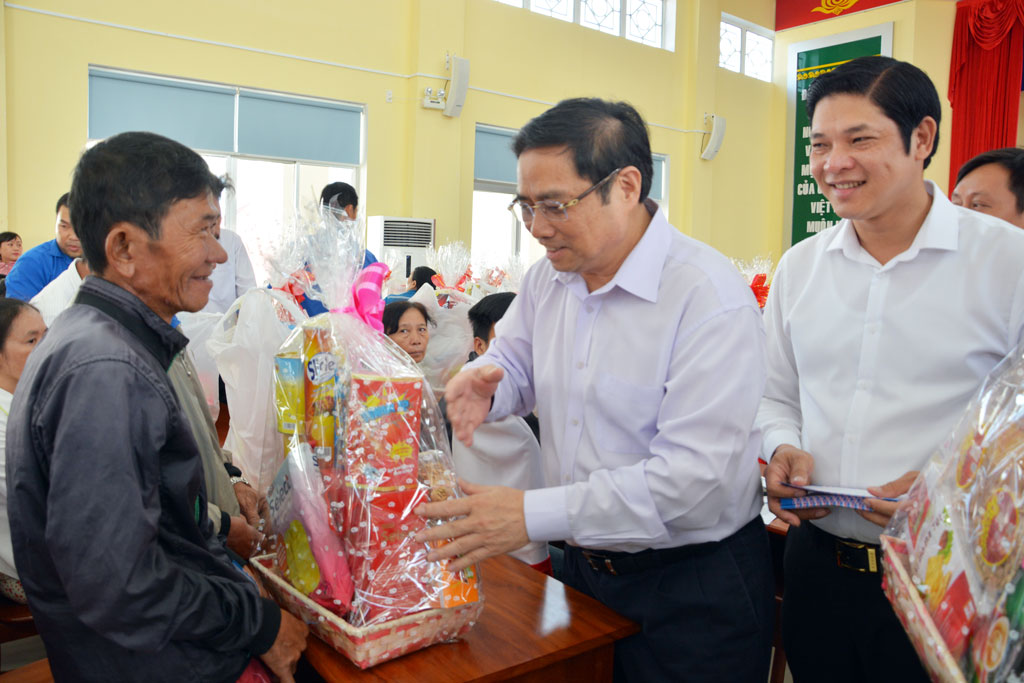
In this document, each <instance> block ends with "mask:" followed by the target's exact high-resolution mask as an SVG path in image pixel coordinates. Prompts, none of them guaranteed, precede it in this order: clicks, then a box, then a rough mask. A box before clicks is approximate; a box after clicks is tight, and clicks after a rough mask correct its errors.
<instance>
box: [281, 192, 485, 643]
mask: <svg viewBox="0 0 1024 683" xmlns="http://www.w3.org/2000/svg"><path fill="white" fill-rule="evenodd" d="M321 221H322V223H323V225H321V226H320V228H321V229H318V230H311V231H308V234H306V235H303V236H300V237H299V238H297V239H296V240H295V245H296V248H297V249H300V250H302V253H303V257H302V259H301V261H302V263H303V265H304V267H305V268H306V269H308V270H309V272H310V273H311V274H312V275H313V277H314V279H315V281H316V282H317V284H318V287H319V290H320V291H319V292H318V294H319V295H320V296H321V298H322V301H323V302H324V304H325V305H326V306H327V307H328V309H329V310H328V312H327V313H323V314H321V315H318V316H314V317H312V318H310V319H308V320H306V321H304V322H303V323H302V324H301V325H299V326H298V327H296V329H295V330H294V331H293V332H292V334H291V335H290V336H289V338H288V339H287V340H286V341H285V342H284V344H282V345H281V347H280V349H279V351H278V355H277V358H276V361H277V372H276V375H275V377H276V385H275V397H276V400H277V409H278V413H277V418H278V420H277V427H278V429H279V431H280V432H281V433H282V438H294V439H295V440H296V441H297V442H298V443H300V444H301V446H302V448H305V449H308V452H309V454H310V456H311V458H312V459H313V460H315V462H316V467H317V469H318V470H319V475H320V480H319V483H320V484H321V489H320V490H319V491H318V492H317V493H318V495H319V496H320V497H321V499H322V500H323V501H325V503H326V506H325V508H324V511H323V512H324V516H323V519H324V520H325V521H326V523H327V528H326V530H324V529H319V528H318V529H316V530H315V531H312V530H310V529H308V528H307V531H311V533H310V534H309V538H310V545H311V547H312V549H313V554H314V555H315V554H316V550H317V548H319V547H322V546H323V545H325V544H322V543H321V540H322V534H325V533H326V534H330V535H333V537H334V538H335V539H336V540H338V541H340V542H341V543H342V545H343V549H344V555H345V558H346V561H347V563H348V567H349V569H350V573H351V578H352V583H353V587H354V596H353V599H352V605H351V611H350V612H349V613H348V615H347V617H346V619H347V620H348V621H349V623H351V624H353V625H355V626H370V625H374V624H379V623H382V622H385V621H389V620H393V619H397V618H400V617H402V616H405V615H409V614H413V613H416V612H420V611H424V610H429V609H435V608H449V607H458V606H460V605H465V604H467V603H471V602H475V601H478V600H479V599H480V591H479V586H478V582H477V576H476V570H475V568H472V569H471V570H468V571H464V572H460V573H459V575H457V576H453V575H452V574H451V573H450V572H448V571H447V570H446V565H447V562H428V561H427V559H426V555H427V552H428V551H429V550H430V549H431V548H430V546H429V545H428V544H426V543H417V542H416V541H414V540H413V536H414V535H415V534H416V532H417V531H420V530H422V529H423V528H425V526H426V524H427V522H426V521H425V520H424V519H422V518H421V517H419V516H418V515H415V514H414V513H413V512H412V511H413V509H414V508H415V507H416V505H418V504H419V503H420V502H421V501H424V500H427V499H435V500H441V499H443V497H457V496H460V495H462V493H461V492H460V491H459V488H458V486H457V484H456V481H455V474H454V466H453V464H452V457H451V448H450V446H449V443H448V438H447V434H446V433H445V429H444V420H443V418H442V416H441V413H440V410H439V408H438V405H437V400H436V399H435V396H434V393H433V391H432V390H431V388H430V385H429V383H428V382H427V381H426V379H425V377H424V374H423V372H422V370H421V369H420V367H419V366H418V365H417V364H416V363H415V362H414V361H413V360H412V359H411V358H410V357H409V356H408V355H407V354H406V353H405V352H404V351H403V350H402V349H401V348H400V347H399V346H398V345H397V344H395V343H394V342H393V341H392V340H391V339H389V338H388V337H386V336H385V335H384V334H383V325H382V324H381V320H380V315H381V312H382V310H383V302H382V301H381V299H380V292H381V286H382V284H383V282H384V280H385V278H386V276H387V270H388V269H387V266H386V265H384V264H382V263H375V264H371V265H370V266H368V267H367V268H366V269H364V270H361V271H360V269H359V265H360V264H361V263H362V259H363V248H362V244H361V242H360V235H361V234H362V233H361V231H360V230H358V229H357V226H355V225H354V224H353V223H351V222H349V221H345V220H337V217H336V216H335V215H334V214H333V213H332V212H330V211H324V212H323V213H322V214H321ZM294 265H295V263H294V259H292V262H290V263H289V267H293V266H294ZM289 431H291V432H292V434H291V435H289V434H288V432H289ZM292 483H293V485H294V484H295V481H294V478H293V482H292ZM433 523H434V522H431V524H433ZM284 559H285V560H286V561H287V563H288V566H289V569H291V566H292V562H291V558H290V557H285V558H284ZM292 573H293V574H294V571H292ZM309 583H310V580H307V581H306V584H305V585H308V584H309ZM293 585H295V583H294V581H293Z"/></svg>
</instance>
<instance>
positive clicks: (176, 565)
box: [7, 276, 281, 683]
mask: <svg viewBox="0 0 1024 683" xmlns="http://www.w3.org/2000/svg"><path fill="white" fill-rule="evenodd" d="M186 343H187V339H186V338H185V337H184V336H183V335H181V334H180V333H179V332H177V331H176V330H174V329H172V328H171V326H170V325H168V324H167V323H165V322H164V321H163V320H161V319H160V318H159V317H158V316H157V315H156V314H155V313H153V311H152V310H150V309H149V308H148V307H147V306H146V305H145V304H143V303H142V301H140V300H139V299H138V298H136V297H135V296H134V295H132V294H130V293H128V292H127V291H125V290H124V289H121V288H120V287H118V286H116V285H114V284H112V283H110V282H107V281H105V280H101V279H99V278H96V277H92V276H90V277H88V278H86V280H85V282H84V283H83V284H82V288H81V290H80V291H79V294H78V298H77V299H76V302H75V304H74V305H72V306H71V308H69V309H68V310H67V311H65V312H64V313H62V314H61V316H60V317H58V318H57V320H56V321H54V324H53V327H51V328H50V331H49V333H48V334H47V335H46V337H45V339H44V340H43V341H42V343H41V344H40V345H39V347H38V348H37V349H36V350H35V351H34V352H33V353H32V355H31V356H30V357H29V360H28V363H27V364H26V366H25V371H24V373H23V374H22V376H21V381H20V382H19V384H18V389H17V391H16V392H15V396H14V403H13V405H12V408H11V415H10V420H9V422H8V431H7V481H8V485H9V499H8V501H9V502H8V508H9V512H10V518H11V535H12V539H13V544H14V558H15V562H16V565H17V567H18V572H19V574H20V576H21V580H22V583H23V584H24V586H25V593H26V595H27V596H28V602H29V606H30V607H31V609H32V613H33V616H34V617H35V623H36V626H37V627H38V629H39V634H40V635H41V636H42V638H43V641H44V643H45V645H46V651H47V655H48V656H49V659H50V667H51V669H52V671H53V674H54V677H55V678H56V679H57V680H58V681H62V680H63V681H120V680H126V681H127V680H131V681H147V683H153V682H156V681H234V680H236V679H237V678H238V676H239V675H240V674H241V672H242V670H243V669H244V668H245V667H246V665H247V663H248V660H249V659H250V657H251V656H253V655H256V654H261V653H263V652H265V651H266V650H268V649H269V648H270V646H271V645H272V644H273V641H274V638H275V636H276V634H277V630H278V627H279V625H280V620H281V613H280V610H279V608H278V607H277V606H276V605H274V603H273V602H270V601H268V600H263V599H261V598H260V597H259V593H258V591H257V590H256V587H255V585H253V583H252V582H251V581H250V580H249V579H248V577H246V576H245V575H244V574H242V573H241V572H240V571H239V570H238V569H237V568H236V567H235V566H233V564H232V563H231V561H230V560H229V558H228V555H227V552H226V550H225V548H224V546H223V544H222V543H221V542H220V541H218V539H217V537H216V535H215V534H214V533H213V528H212V525H211V523H210V520H209V519H208V517H207V505H206V491H205V488H204V485H203V466H202V463H201V462H200V458H199V453H198V450H197V447H196V442H195V439H194V438H193V435H192V431H191V429H190V428H189V424H188V421H187V420H186V419H185V416H184V415H183V414H182V411H181V408H180V406H179V404H178V401H177V399H176V398H175V394H174V389H173V388H172V386H171V383H170V381H169V379H168V377H167V368H168V367H169V366H170V363H171V360H172V359H173V357H174V355H175V354H177V353H179V352H181V351H182V350H183V349H184V347H185V344H186Z"/></svg>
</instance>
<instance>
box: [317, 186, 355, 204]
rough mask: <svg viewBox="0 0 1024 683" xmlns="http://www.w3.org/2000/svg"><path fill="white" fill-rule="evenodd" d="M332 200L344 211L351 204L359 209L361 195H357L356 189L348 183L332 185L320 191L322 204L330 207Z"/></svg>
mask: <svg viewBox="0 0 1024 683" xmlns="http://www.w3.org/2000/svg"><path fill="white" fill-rule="evenodd" d="M331 199H335V205H336V206H337V208H339V209H344V208H345V207H346V206H348V205H349V204H351V205H352V206H354V207H356V208H359V195H358V194H356V188H354V187H352V186H351V185H349V184H348V183H331V184H330V185H326V186H324V189H323V190H321V191H320V203H321V204H322V205H323V206H328V207H329V206H330V205H331Z"/></svg>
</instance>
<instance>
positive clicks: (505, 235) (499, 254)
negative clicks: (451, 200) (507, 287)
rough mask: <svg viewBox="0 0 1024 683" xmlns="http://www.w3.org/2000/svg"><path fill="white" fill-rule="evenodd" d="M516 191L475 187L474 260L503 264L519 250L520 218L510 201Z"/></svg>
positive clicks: (474, 261)
mask: <svg viewBox="0 0 1024 683" xmlns="http://www.w3.org/2000/svg"><path fill="white" fill-rule="evenodd" d="M514 198H515V194H512V193H505V192H487V191H484V190H474V191H473V242H472V248H471V250H470V251H471V254H472V259H473V263H482V264H487V265H497V266H501V265H503V264H504V263H506V262H507V261H508V259H509V257H511V256H513V255H515V254H516V253H517V251H516V246H517V242H518V239H517V237H518V235H517V232H518V228H519V226H518V221H516V218H515V216H513V215H512V212H511V211H509V210H508V205H509V203H511V201H512V200H513V199H514Z"/></svg>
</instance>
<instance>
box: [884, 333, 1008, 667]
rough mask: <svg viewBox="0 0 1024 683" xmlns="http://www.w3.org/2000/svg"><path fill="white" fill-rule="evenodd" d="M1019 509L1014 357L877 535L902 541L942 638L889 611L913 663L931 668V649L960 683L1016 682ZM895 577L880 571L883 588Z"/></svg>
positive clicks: (969, 409) (914, 579)
mask: <svg viewBox="0 0 1024 683" xmlns="http://www.w3.org/2000/svg"><path fill="white" fill-rule="evenodd" d="M1022 505H1024V357H1022V355H1021V354H1020V353H1018V352H1014V353H1012V354H1010V356H1008V357H1007V358H1006V359H1005V360H1004V361H1003V362H1002V363H1000V364H999V365H998V366H997V367H996V368H995V369H994V370H993V371H992V373H991V374H990V375H989V377H988V378H987V379H986V381H985V383H984V384H983V385H982V387H981V389H980V390H979V392H978V394H977V395H976V396H975V398H974V399H973V400H972V401H971V402H970V404H969V405H968V406H967V409H966V411H965V412H964V415H963V417H962V418H961V421H960V423H959V424H958V425H957V427H956V429H955V430H954V432H953V433H952V435H951V436H950V437H949V439H947V440H946V442H945V443H944V444H942V446H940V448H939V449H938V450H937V451H936V453H935V454H934V456H933V457H932V459H931V460H930V461H929V463H928V464H927V465H926V466H925V468H924V469H923V470H922V472H921V474H920V476H919V477H918V479H917V480H916V481H915V483H914V485H913V486H912V487H911V489H910V491H909V492H908V494H907V496H906V499H905V501H904V503H903V504H902V505H901V506H900V508H899V510H898V511H897V513H896V514H895V515H893V518H892V521H891V522H890V524H889V526H888V528H887V529H886V531H885V534H886V535H887V536H892V537H895V538H897V539H901V540H903V541H905V542H906V547H907V557H906V562H905V566H906V569H907V572H908V575H909V578H910V581H911V582H912V583H913V585H914V588H915V589H916V593H917V595H919V596H920V599H921V602H922V603H923V604H924V606H925V607H926V608H927V612H928V614H929V616H930V618H931V624H930V625H928V626H934V629H935V631H937V632H938V634H939V635H940V636H941V637H942V641H943V642H942V643H941V644H936V643H935V642H934V641H933V639H931V638H930V637H929V636H928V634H927V630H928V629H926V628H922V626H923V625H922V624H920V623H919V620H916V619H915V617H914V616H913V615H911V614H901V613H900V612H899V611H898V616H900V617H901V621H902V622H903V623H904V626H905V627H906V628H907V630H908V634H909V635H910V638H911V642H913V643H914V646H915V648H917V650H918V654H919V655H921V657H922V661H926V662H927V661H929V660H931V661H936V660H937V658H934V657H929V656H928V655H930V654H931V653H930V652H929V653H928V654H927V655H926V654H925V652H924V650H923V649H924V648H935V647H937V646H939V645H941V647H942V648H943V650H947V651H948V654H949V655H950V656H951V657H952V660H951V661H955V662H956V665H957V667H958V668H959V673H960V674H961V675H962V676H963V678H964V679H965V680H968V681H1001V680H1007V679H1008V677H1012V676H1017V677H1018V678H1017V680H1021V678H1020V676H1021V674H1022V673H1024V631H1022V626H1024V624H1022V620H1024V569H1022V564H1021V563H1022V560H1024V525H1022V524H1021V513H1022ZM887 569H888V567H887ZM897 577H898V572H897V573H896V576H889V572H888V571H887V577H886V578H887V580H893V579H894V578H897ZM890 597H891V594H890ZM894 604H895V603H894ZM932 673H933V675H936V676H938V677H939V678H943V677H944V676H945V675H946V674H948V672H935V671H933V672H932ZM943 679H944V678H943Z"/></svg>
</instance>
